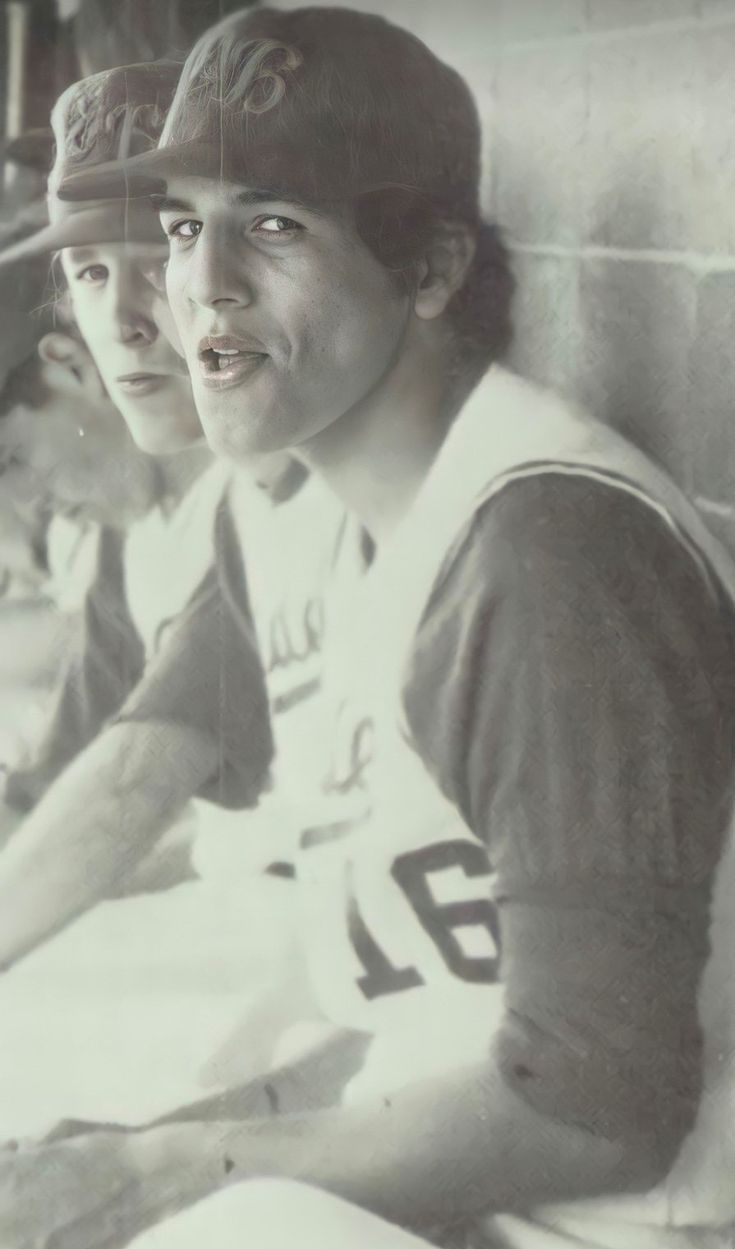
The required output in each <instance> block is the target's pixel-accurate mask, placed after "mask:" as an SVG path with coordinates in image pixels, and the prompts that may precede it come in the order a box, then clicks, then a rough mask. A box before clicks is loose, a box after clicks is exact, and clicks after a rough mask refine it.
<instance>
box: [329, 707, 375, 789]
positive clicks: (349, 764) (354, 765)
mask: <svg viewBox="0 0 735 1249" xmlns="http://www.w3.org/2000/svg"><path fill="white" fill-rule="evenodd" d="M350 709H351V704H350V703H349V701H348V700H345V701H344V702H343V703H342V704H341V705H340V708H339V711H338V713H337V732H336V734H335V742H336V749H335V752H334V754H333V756H332V760H331V763H330V766H329V770H328V772H327V774H326V776H325V778H324V781H323V783H322V789H323V790H324V792H325V793H326V794H348V793H350V791H351V790H353V789H365V788H366V783H365V774H366V772H367V770H368V768H369V767H370V764H371V763H372V761H373V758H374V755H375V723H374V721H373V719H372V717H371V716H367V715H365V716H362V717H360V718H359V719H356V720H355V721H354V723H353V724H352V725H350V726H349V731H348V732H342V731H341V729H340V724H341V722H343V721H344V720H346V719H347V718H348V716H349V714H350Z"/></svg>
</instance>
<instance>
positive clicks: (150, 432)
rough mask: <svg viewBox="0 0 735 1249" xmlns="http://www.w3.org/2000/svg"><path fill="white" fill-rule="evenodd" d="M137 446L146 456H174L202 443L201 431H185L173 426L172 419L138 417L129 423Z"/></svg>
mask: <svg viewBox="0 0 735 1249" xmlns="http://www.w3.org/2000/svg"><path fill="white" fill-rule="evenodd" d="M128 428H129V430H130V433H131V434H132V437H133V440H134V442H135V445H136V446H137V447H138V448H139V449H140V450H141V451H145V453H146V455H174V454H175V453H176V452H177V451H186V450H187V448H188V447H193V446H196V444H197V443H198V442H201V441H202V436H203V435H202V431H201V429H196V430H191V429H183V428H181V427H180V426H178V427H177V426H176V425H172V423H171V420H170V418H169V419H168V420H167V419H166V418H165V417H159V418H158V419H151V418H150V417H145V418H141V417H137V418H136V420H135V421H132V420H130V421H128Z"/></svg>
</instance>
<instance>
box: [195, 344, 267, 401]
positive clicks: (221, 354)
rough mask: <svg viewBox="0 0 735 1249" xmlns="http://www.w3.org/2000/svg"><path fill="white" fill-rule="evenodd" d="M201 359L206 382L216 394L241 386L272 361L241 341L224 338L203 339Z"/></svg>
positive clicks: (200, 345)
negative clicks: (217, 391)
mask: <svg viewBox="0 0 735 1249" xmlns="http://www.w3.org/2000/svg"><path fill="white" fill-rule="evenodd" d="M197 356H198V360H199V374H200V377H201V379H202V382H203V383H204V385H205V386H207V387H209V388H210V389H215V390H222V389H226V388H227V387H229V386H238V385H239V384H240V383H241V382H244V381H245V380H246V379H247V378H248V377H250V376H251V374H253V373H254V372H256V371H257V369H259V368H260V367H261V366H262V365H263V364H264V363H265V361H266V360H267V359H268V355H267V353H266V352H264V351H257V350H254V349H253V348H252V346H251V345H250V344H249V343H245V342H244V341H243V340H241V339H236V338H231V337H229V336H224V335H222V336H218V337H217V338H205V339H203V340H202V342H201V343H200V344H199V350H198V353H197Z"/></svg>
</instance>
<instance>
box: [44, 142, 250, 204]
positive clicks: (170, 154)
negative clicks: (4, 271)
mask: <svg viewBox="0 0 735 1249" xmlns="http://www.w3.org/2000/svg"><path fill="white" fill-rule="evenodd" d="M227 173H228V170H227V167H226V162H225V160H224V159H223V153H222V151H221V149H220V147H219V145H217V144H215V143H211V142H209V141H206V140H205V141H201V140H197V141H194V142H191V143H181V144H177V145H175V146H173V145H172V146H171V147H159V148H153V149H152V150H151V151H150V152H142V153H141V154H140V155H138V156H130V157H128V158H127V159H126V160H116V161H107V162H105V163H104V164H100V165H95V166H94V167H93V168H90V169H86V170H81V171H80V172H79V173H75V174H70V175H69V176H68V177H67V178H65V179H64V180H63V182H62V183H61V185H60V186H59V188H58V190H57V195H58V196H59V199H62V200H72V201H73V200H90V199H135V198H139V197H145V196H148V195H153V194H155V193H156V192H161V191H164V190H165V189H166V184H167V182H169V181H170V179H172V178H175V177H180V178H181V177H189V178H192V177H193V178H196V177H201V178H213V177H220V178H226V177H227Z"/></svg>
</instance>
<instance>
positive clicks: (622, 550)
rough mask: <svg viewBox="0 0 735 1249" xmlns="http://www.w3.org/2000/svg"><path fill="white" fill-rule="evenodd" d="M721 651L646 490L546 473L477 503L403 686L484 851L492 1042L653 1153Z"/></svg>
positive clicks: (548, 1110)
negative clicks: (497, 987)
mask: <svg viewBox="0 0 735 1249" xmlns="http://www.w3.org/2000/svg"><path fill="white" fill-rule="evenodd" d="M734 670H735V663H734V658H733V638H732V623H731V620H730V617H729V612H728V610H727V608H726V607H725V605H724V602H723V601H722V598H721V596H720V594H719V591H718V589H717V587H716V585H715V584H714V583H713V581H712V580H711V578H710V577H709V575H708V572H707V570H706V568H704V567H703V566H702V565H701V563H700V561H699V559H698V557H696V556H695V555H694V553H692V552H691V551H690V550H689V549H688V548H687V547H686V546H685V545H684V544H683V542H682V540H681V539H680V538H679V537H678V536H677V535H676V533H674V532H673V531H672V530H671V529H670V528H669V527H668V525H667V524H666V522H664V521H663V520H662V519H661V518H660V517H659V516H658V514H657V513H655V512H654V511H653V509H652V508H651V507H650V505H648V504H647V503H645V502H643V501H641V500H639V499H638V498H636V497H633V496H631V495H630V494H628V493H625V492H623V491H621V490H618V489H614V488H613V487H612V486H609V485H603V484H601V483H599V482H598V483H592V482H589V481H585V480H583V479H576V478H575V479H570V478H568V477H562V476H560V475H557V476H553V475H548V476H545V477H538V478H533V479H527V480H526V481H524V482H515V483H512V484H510V485H509V486H507V487H506V489H505V490H504V491H503V492H502V493H500V494H499V495H498V496H496V497H495V499H494V500H492V501H491V502H489V503H487V504H486V505H485V507H484V509H483V510H482V511H481V512H479V513H478V514H477V516H476V518H475V520H474V522H473V525H472V527H471V529H470V530H469V531H468V532H467V534H466V535H465V536H464V538H463V539H462V541H461V543H460V545H459V547H458V549H457V550H456V551H455V552H454V556H453V558H452V559H451V561H450V562H449V564H448V565H447V566H446V567H445V569H444V572H443V574H442V576H441V578H440V580H439V582H438V583H437V585H436V587H435V589H434V592H433V594H432V596H431V599H430V602H429V605H428V608H427V610H426V612H425V615H424V618H423V620H422V623H421V625H420V628H419V631H418V635H417V639H416V646H415V649H414V654H413V658H412V660H411V664H410V668H409V673H408V679H407V682H406V685H405V688H404V696H405V697H404V701H405V710H406V714H407V719H408V725H409V729H410V732H411V734H412V737H413V740H414V744H415V746H416V747H417V749H418V751H419V753H420V754H421V755H422V757H423V759H424V760H425V762H426V763H427V765H428V767H429V770H430V771H431V772H432V773H433V775H434V777H435V778H436V780H437V781H438V783H439V785H440V787H441V788H442V790H443V791H444V792H445V794H446V795H447V796H448V797H449V798H450V799H451V800H452V801H453V802H454V803H455V804H456V805H457V806H458V807H459V808H460V810H461V812H462V813H463V815H464V817H465V819H466V821H467V822H468V824H469V825H470V827H471V829H472V830H473V831H474V832H475V833H476V834H477V835H478V836H479V837H480V838H481V839H482V840H483V841H484V842H485V844H486V846H487V848H488V851H489V856H490V860H491V866H492V868H493V872H494V876H495V887H494V896H495V899H496V904H497V907H498V920H499V931H500V937H501V964H500V967H501V978H502V981H503V984H504V989H505V1013H504V1018H503V1022H502V1025H501V1026H500V1028H499V1030H498V1031H497V1032H496V1034H495V1037H494V1042H493V1055H492V1056H493V1059H494V1062H495V1064H496V1065H497V1067H498V1069H499V1070H500V1072H501V1075H502V1077H503V1078H504V1080H505V1082H506V1083H507V1084H509V1085H510V1086H511V1087H512V1089H513V1090H514V1091H515V1092H516V1093H518V1094H519V1095H520V1096H521V1097H522V1098H524V1099H526V1100H527V1101H528V1102H530V1103H531V1104H532V1105H533V1106H534V1108H535V1109H537V1110H538V1111H540V1112H541V1113H543V1114H545V1115H548V1116H550V1117H551V1118H553V1119H555V1120H559V1121H563V1122H565V1123H569V1124H574V1125H577V1126H579V1127H582V1128H583V1129H585V1130H587V1131H589V1132H592V1133H598V1134H601V1135H603V1136H606V1137H608V1138H611V1139H615V1140H622V1141H624V1142H629V1143H630V1144H631V1145H633V1144H636V1145H637V1146H639V1147H641V1146H642V1148H643V1154H642V1155H641V1156H646V1157H648V1158H649V1159H650V1160H651V1164H652V1168H653V1171H654V1173H656V1172H658V1173H661V1174H663V1173H664V1172H665V1170H666V1169H667V1167H668V1165H669V1163H670V1162H671V1160H672V1158H673V1156H674V1155H675V1154H676V1152H677V1150H678V1147H679V1145H680V1143H681V1141H682V1139H683V1136H684V1135H685V1133H686V1132H687V1131H688V1129H689V1127H690V1126H691V1123H692V1120H693V1116H694V1114H695V1111H696V1107H697V1102H698V1098H699V1095H700V1091H701V1079H702V1051H703V1037H702V1035H701V1028H700V1024H699V1021H698V1012H697V994H698V988H699V983H700V979H701V976H702V972H703V968H704V965H705V963H706V960H707V957H708V952H709V946H708V927H709V900H710V894H711V889H712V885H713V879H714V876H715V873H716V870H717V864H718V859H719V857H720V854H721V851H722V845H723V836H724V829H725V827H726V823H727V818H728V811H729V806H730V788H731V777H732V765H733V738H734V734H733V707H735V702H733V695H735V688H734V684H735V682H734V679H733V672H734ZM649 1178H650V1177H649Z"/></svg>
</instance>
